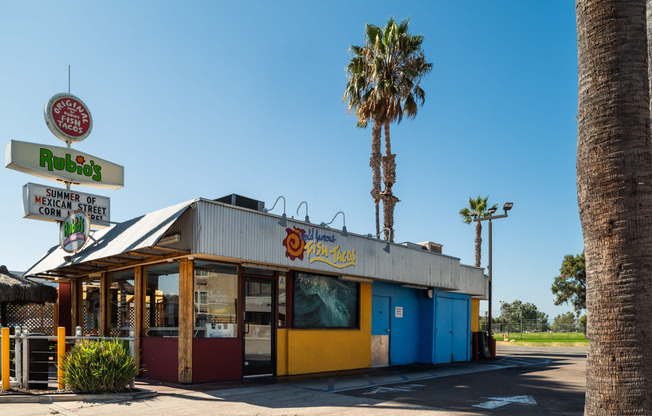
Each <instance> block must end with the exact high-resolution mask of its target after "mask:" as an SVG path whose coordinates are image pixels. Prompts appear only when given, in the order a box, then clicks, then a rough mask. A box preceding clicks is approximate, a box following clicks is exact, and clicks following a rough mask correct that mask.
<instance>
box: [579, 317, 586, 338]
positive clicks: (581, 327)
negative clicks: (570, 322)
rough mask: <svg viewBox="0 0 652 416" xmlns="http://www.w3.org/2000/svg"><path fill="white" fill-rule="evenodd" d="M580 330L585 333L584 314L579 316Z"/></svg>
mask: <svg viewBox="0 0 652 416" xmlns="http://www.w3.org/2000/svg"><path fill="white" fill-rule="evenodd" d="M580 331H582V333H584V334H586V315H582V317H581V318H580Z"/></svg>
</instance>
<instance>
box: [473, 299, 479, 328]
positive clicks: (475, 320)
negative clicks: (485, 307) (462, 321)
mask: <svg viewBox="0 0 652 416" xmlns="http://www.w3.org/2000/svg"><path fill="white" fill-rule="evenodd" d="M479 331H480V299H471V332H479Z"/></svg>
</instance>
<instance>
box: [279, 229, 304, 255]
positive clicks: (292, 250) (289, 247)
mask: <svg viewBox="0 0 652 416" xmlns="http://www.w3.org/2000/svg"><path fill="white" fill-rule="evenodd" d="M285 231H286V232H287V233H288V236H287V237H285V240H283V245H284V246H285V248H286V251H285V257H289V258H290V260H295V259H299V260H303V250H304V248H305V247H306V240H305V239H304V238H303V234H304V233H305V232H306V231H305V230H302V229H301V228H297V227H294V230H291V229H289V228H286V229H285Z"/></svg>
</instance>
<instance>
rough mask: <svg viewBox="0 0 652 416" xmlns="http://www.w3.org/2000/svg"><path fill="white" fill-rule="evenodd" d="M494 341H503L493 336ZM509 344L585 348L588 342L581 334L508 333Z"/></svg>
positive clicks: (499, 337)
mask: <svg viewBox="0 0 652 416" xmlns="http://www.w3.org/2000/svg"><path fill="white" fill-rule="evenodd" d="M494 339H495V340H496V341H499V342H502V341H503V334H502V333H501V334H494ZM508 339H509V341H508V343H509V344H515V345H519V344H520V345H527V346H550V347H552V346H555V347H558V346H587V345H589V341H587V339H586V337H585V336H584V334H583V333H581V332H563V333H555V332H529V333H527V332H526V333H522V334H521V333H520V332H510V333H509V338H508Z"/></svg>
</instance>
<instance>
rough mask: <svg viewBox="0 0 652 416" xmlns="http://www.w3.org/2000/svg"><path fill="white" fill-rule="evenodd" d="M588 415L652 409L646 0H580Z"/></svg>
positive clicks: (651, 159)
mask: <svg viewBox="0 0 652 416" xmlns="http://www.w3.org/2000/svg"><path fill="white" fill-rule="evenodd" d="M576 13H577V45H578V75H579V89H578V92H579V93H578V136H577V200H578V205H579V212H580V220H581V223H582V232H583V235H584V248H585V260H586V285H587V286H586V307H587V316H588V323H587V338H588V339H589V349H588V355H587V372H586V374H587V382H586V401H585V408H584V410H585V414H586V415H604V414H609V415H634V414H635V415H650V414H652V360H650V357H652V342H650V339H651V338H652V336H651V332H650V321H652V290H650V288H651V287H652V254H651V253H652V222H651V221H650V218H652V149H651V146H650V126H649V119H650V109H649V92H648V82H649V80H648V73H647V39H646V1H645V0H636V1H635V0H631V1H626V2H623V1H617V0H576Z"/></svg>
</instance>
